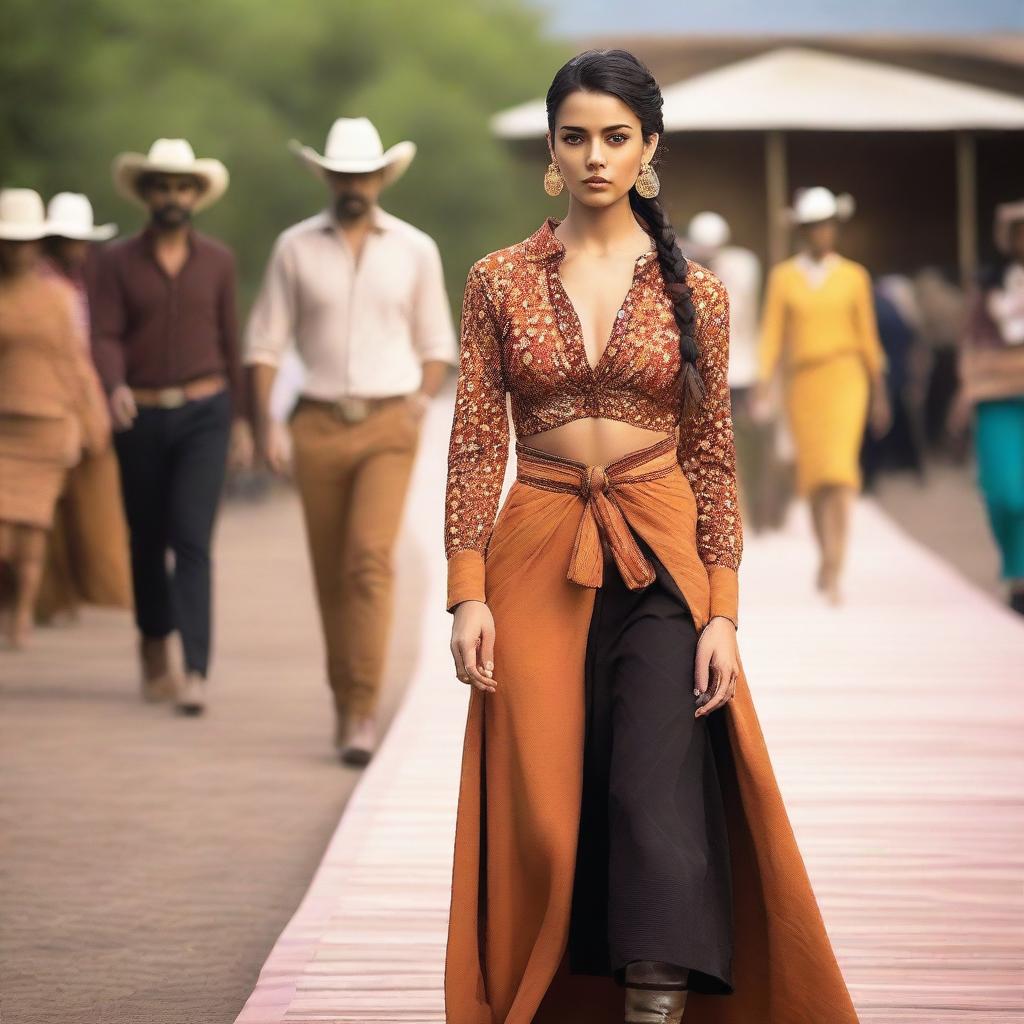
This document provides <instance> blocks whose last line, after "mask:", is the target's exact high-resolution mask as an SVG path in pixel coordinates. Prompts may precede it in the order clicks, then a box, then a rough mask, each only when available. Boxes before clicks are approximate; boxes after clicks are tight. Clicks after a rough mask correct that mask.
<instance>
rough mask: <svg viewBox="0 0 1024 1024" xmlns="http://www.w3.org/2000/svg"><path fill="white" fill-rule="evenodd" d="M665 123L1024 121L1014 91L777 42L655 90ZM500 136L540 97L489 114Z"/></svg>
mask: <svg viewBox="0 0 1024 1024" xmlns="http://www.w3.org/2000/svg"><path fill="white" fill-rule="evenodd" d="M662 93H663V96H664V98H665V106H664V109H663V114H664V118H665V130H666V131H766V130H787V129H789V130H803V131H808V130H810V131H950V130H956V129H983V128H1004V129H1005V128H1011V129H1013V128H1017V129H1019V128H1024V99H1020V98H1019V97H1017V96H1014V95H1012V94H1010V93H1003V92H998V91H996V90H995V89H987V88H985V87H983V86H979V85H971V84H968V83H963V82H955V81H952V80H951V79H948V78H942V77H940V76H938V75H931V74H927V73H925V72H922V71H912V70H909V69H907V68H901V67H894V66H892V65H889V64H883V63H881V62H879V61H874V60H865V59H864V58H861V57H849V56H845V55H840V54H835V53H826V52H824V51H821V50H812V49H808V48H806V47H801V46H786V47H782V48H780V49H777V50H771V51H769V52H768V53H763V54H759V55H758V56H756V57H751V58H749V59H747V60H741V61H737V62H735V63H733V64H727V65H726V66H725V67H721V68H716V69H715V70H714V71H707V72H705V73H704V74H700V75H695V76H693V77H692V78H687V79H684V80H683V81H682V82H679V83H677V84H676V85H672V86H669V87H668V88H665V89H663V90H662ZM491 125H492V128H493V129H494V131H495V133H496V134H497V135H499V136H501V137H503V138H507V139H516V138H520V139H525V138H535V137H538V136H543V135H544V133H545V132H546V131H547V116H546V114H545V110H544V101H543V100H534V101H531V102H529V103H524V104H521V105H520V106H517V107H512V108H510V109H509V110H505V111H502V112H501V113H499V114H497V115H495V117H494V118H493V119H492V122H491Z"/></svg>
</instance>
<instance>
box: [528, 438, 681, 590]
mask: <svg viewBox="0 0 1024 1024" xmlns="http://www.w3.org/2000/svg"><path fill="white" fill-rule="evenodd" d="M675 444H676V440H675V438H674V437H673V436H671V435H670V436H668V437H665V438H663V439H662V440H661V441H656V442H655V443H654V444H653V445H650V446H649V447H647V448H643V449H641V450H639V451H636V452H630V454H629V455H625V456H623V458H621V459H618V460H617V461H615V462H611V463H609V464H608V465H607V466H587V465H584V463H582V462H576V461H574V460H572V459H563V458H560V457H559V456H555V455H551V454H550V453H548V452H543V451H541V450H540V449H536V448H530V447H529V446H528V445H524V444H522V442H518V441H517V442H516V449H517V451H518V452H519V454H520V457H521V462H520V466H519V470H518V472H517V476H516V479H518V480H519V481H520V482H521V483H524V484H529V485H530V486H531V487H542V488H544V489H545V490H549V491H562V492H564V493H566V494H578V495H579V496H580V497H581V498H582V499H583V500H584V501H585V502H586V504H585V505H584V508H583V514H582V515H581V516H580V524H579V526H578V527H577V529H576V540H575V542H574V543H573V546H572V557H571V558H570V561H569V571H568V573H566V575H567V577H568V578H569V579H570V580H572V581H573V582H574V583H579V584H580V585H581V586H584V587H599V586H601V584H602V582H603V579H604V558H603V557H602V550H610V552H611V555H612V557H613V558H614V559H615V564H616V565H617V566H618V569H619V572H620V573H621V575H622V580H623V582H624V583H625V584H626V586H627V587H629V589H630V590H638V589H639V588H641V587H646V586H649V585H650V584H651V583H653V582H654V580H655V578H656V577H655V573H654V566H652V565H651V563H650V561H649V560H648V558H647V557H646V555H644V553H643V552H642V551H641V550H640V547H639V545H638V544H637V542H636V538H635V537H634V536H633V532H632V530H630V528H629V526H628V525H627V523H626V519H625V516H623V514H622V510H621V509H620V508H619V504H618V502H617V501H616V500H615V491H616V490H617V489H618V488H619V487H621V486H623V485H624V484H638V483H643V482H644V481H647V480H657V479H659V478H660V477H663V476H668V474H669V473H674V472H676V471H677V469H678V465H677V464H676V463H675V462H674V461H673V462H672V463H670V464H668V465H665V466H659V467H658V468H656V469H651V470H648V471H647V472H641V473H630V470H632V469H633V468H634V467H636V466H640V465H642V464H643V463H644V462H647V461H649V460H650V459H653V458H656V457H657V456H659V455H663V454H664V453H666V452H669V451H673V452H674V451H675ZM544 461H551V462H557V463H559V464H560V465H561V466H563V467H566V468H570V469H574V470H575V471H576V474H577V476H578V479H577V481H576V482H572V481H569V480H561V479H553V478H551V477H544V476H537V475H534V474H533V473H530V472H526V471H525V470H526V469H527V468H531V467H535V468H536V469H537V470H539V471H541V472H542V471H543V468H544V467H543V462H544Z"/></svg>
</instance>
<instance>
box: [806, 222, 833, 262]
mask: <svg viewBox="0 0 1024 1024" xmlns="http://www.w3.org/2000/svg"><path fill="white" fill-rule="evenodd" d="M838 234H839V232H838V225H837V222H836V220H835V218H832V219H831V220H819V221H817V222H816V223H814V224H805V225H804V227H803V236H804V245H806V246H807V248H808V249H810V250H811V252H812V253H815V254H816V255H822V254H824V253H828V252H832V250H833V249H835V247H836V239H837V237H838Z"/></svg>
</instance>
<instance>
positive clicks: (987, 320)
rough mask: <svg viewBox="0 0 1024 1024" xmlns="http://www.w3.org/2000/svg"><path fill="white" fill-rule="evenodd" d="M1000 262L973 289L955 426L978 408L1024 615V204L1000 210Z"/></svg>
mask: <svg viewBox="0 0 1024 1024" xmlns="http://www.w3.org/2000/svg"><path fill="white" fill-rule="evenodd" d="M995 242H996V245H997V247H998V248H999V250H1000V253H1001V256H1002V258H1001V261H1000V263H999V264H998V265H997V266H996V267H995V268H994V270H993V271H992V272H990V273H989V274H987V275H985V276H984V277H983V278H982V279H981V280H980V282H979V284H978V287H977V288H976V289H975V290H974V294H973V295H972V297H971V301H970V304H969V307H968V316H967V321H966V325H965V330H964V336H963V343H962V346H961V351H960V362H959V370H960V391H959V393H958V395H957V399H956V401H955V402H954V404H953V407H952V410H951V422H950V426H951V428H952V429H953V431H954V432H958V431H960V430H963V429H964V428H965V427H966V426H967V423H968V420H969V418H970V414H971V410H972V409H973V411H974V419H975V423H974V438H975V447H976V453H977V462H978V483H979V484H980V486H981V490H982V493H983V494H984V496H985V505H986V508H987V510H988V517H989V522H990V524H991V526H992V532H993V534H994V535H995V540H996V543H997V544H998V546H999V551H1000V555H1001V559H1002V567H1001V570H1002V571H1001V575H1002V577H1003V579H1005V580H1006V581H1007V584H1008V587H1009V595H1008V598H1009V604H1010V607H1011V608H1013V610H1014V611H1016V612H1018V613H1020V614H1022V615H1024V200H1021V201H1019V202H1015V203H1004V204H1003V205H1002V206H1000V207H998V208H997V209H996V223H995Z"/></svg>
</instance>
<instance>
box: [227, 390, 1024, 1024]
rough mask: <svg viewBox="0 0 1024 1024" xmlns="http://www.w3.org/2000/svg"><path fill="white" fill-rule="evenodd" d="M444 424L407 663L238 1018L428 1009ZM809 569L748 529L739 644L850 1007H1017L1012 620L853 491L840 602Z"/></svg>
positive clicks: (1022, 902)
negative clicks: (391, 712) (371, 751)
mask: <svg viewBox="0 0 1024 1024" xmlns="http://www.w3.org/2000/svg"><path fill="white" fill-rule="evenodd" d="M449 424H450V408H447V407H445V408H438V409H435V410H434V411H433V412H432V414H431V417H430V419H429V420H428V422H427V424H426V425H425V433H424V438H423V445H422V448H421V454H420V459H419V463H418V466H417V474H416V479H415V482H414V487H413V492H412V494H411V497H410V503H411V504H410V514H409V515H408V516H407V517H406V532H405V535H404V536H403V539H402V544H401V549H400V551H399V558H400V559H405V558H414V559H417V560H421V561H422V562H424V563H425V564H426V567H427V569H428V570H429V571H428V575H429V578H430V583H429V586H428V588H427V592H426V593H427V604H426V606H425V607H424V610H423V614H422V616H421V617H420V619H419V621H418V622H413V623H402V624H399V625H400V626H401V628H406V629H414V630H416V631H418V632H419V634H420V637H419V646H420V650H421V652H422V656H421V658H420V662H419V665H418V671H417V672H416V675H415V678H413V679H412V680H410V684H409V690H408V695H407V697H406V699H405V702H404V705H403V706H402V708H401V710H400V711H399V713H398V716H397V717H396V719H395V721H394V724H393V726H392V728H391V731H390V733H389V734H388V736H387V738H386V740H385V742H384V743H383V745H382V747H381V748H380V750H379V752H378V755H377V757H376V758H375V760H374V761H373V762H372V763H371V764H370V765H369V767H368V768H367V769H366V770H365V774H364V776H363V778H362V780H361V782H360V784H359V786H358V787H357V789H356V792H355V793H354V795H353V797H352V799H351V801H350V803H349V806H348V808H347V810H346V812H345V814H344V816H343V818H342V820H341V822H340V824H339V826H338V829H337V832H336V833H335V835H334V837H333V839H332V841H331V843H330V845H329V847H328V849H327V851H326V853H325V855H324V858H323V861H322V863H321V865H320V867H319V869H318V871H317V873H316V875H315V877H314V878H313V881H312V883H311V885H310V888H309V891H308V893H307V895H306V897H305V899H304V900H303V902H302V904H301V906H300V907H299V909H298V910H297V911H296V913H295V916H294V917H293V918H292V920H291V922H290V923H289V924H288V926H287V927H286V928H285V930H284V932H283V933H282V935H281V937H280V939H279V940H278V942H277V944H276V946H275V947H274V949H273V951H272V952H271V954H270V956H269V958H268V959H267V962H266V964H265V965H264V967H263V970H262V972H261V974H260V977H259V981H258V983H257V985H256V988H255V990H254V991H253V993H252V995H251V997H250V998H249V1000H248V1002H247V1003H246V1005H245V1008H244V1009H243V1010H242V1013H241V1014H240V1016H239V1017H238V1024H280V1022H291V1024H298V1022H308V1024H312V1022H314V1021H316V1022H324V1021H330V1022H336V1024H343V1022H344V1024H355V1022H359V1024H377V1022H399V1021H403V1022H409V1024H413V1022H415V1024H426V1022H433V1021H443V1020H444V1006H443V998H442V987H441V986H442V970H443V963H444V941H445V929H446V922H447V912H448V897H449V885H450V880H451V847H452V835H453V830H454V821H455V801H456V795H457V784H458V767H459V756H460V749H461V743H462V734H463V727H464V724H465V711H466V701H467V699H468V692H469V691H468V689H467V688H466V687H465V686H464V685H463V684H461V683H459V682H457V681H456V680H455V678H454V675H453V673H452V669H451V660H450V655H449V652H448V639H449V634H450V624H451V619H450V616H448V614H447V613H446V612H445V611H444V610H443V606H444V557H443V551H442V546H441V532H440V525H439V524H440V517H441V503H442V492H443V485H444V455H445V452H446V450H447V428H448V425H449ZM510 461H511V460H510ZM813 571H814V554H813V550H812V542H811V535H810V527H809V524H808V522H807V518H806V511H805V509H804V508H803V507H801V506H797V507H795V508H793V509H791V514H790V516H789V519H788V522H787V526H786V528H785V529H784V530H783V531H781V532H779V533H776V534H774V535H771V536H768V537H765V538H763V539H762V538H755V537H752V536H748V538H747V547H746V553H745V556H744V562H743V568H742V571H741V576H740V580H741V605H742V606H741V610H740V614H741V619H742V625H741V627H740V633H739V639H740V648H741V651H742V654H743V659H744V665H745V666H746V669H747V673H748V676H749V679H750V683H751V687H752V689H753V694H754V700H755V703H756V705H757V708H758V712H759V714H760V716H761V721H762V725H763V727H764V730H765V733H766V736H767V739H768V746H769V749H770V751H771V752H772V759H773V763H774V765H775V769H776V772H777V774H778V777H779V782H780V785H781V787H782V791H783V794H784V796H785V798H786V801H787V806H788V807H789V811H790V815H791V818H792V821H793V825H794V828H795V829H796V833H797V838H798V840H799V841H800V844H801V848H802V850H803V852H804V856H805V858H806V861H807V866H808V870H809V872H810V874H811V879H812V882H813V883H814V887H815V892H816V893H817V896H818V900H819V903H820V905H821V908H822V912H823V914H824V916H825V920H826V923H827V925H828V928H829V933H830V935H831V936H832V941H833V944H834V946H835V948H836V952H837V955H838V956H839V959H840V962H841V964H842V967H843V970H844V973H845V975H846V977H847V981H848V983H849V986H850V990H851V992H852V993H853V997H854V1000H855V1002H856V1004H857V1007H858V1011H859V1014H860V1018H861V1020H862V1022H863V1024H903V1022H914V1024H945V1022H954V1021H955V1022H978V1024H980V1022H985V1024H1009V1022H1019V1021H1024V621H1022V620H1021V619H1019V618H1017V617H1014V616H1012V615H1011V613H1009V612H1008V611H1005V610H1004V609H1002V608H1001V607H999V606H998V605H996V604H995V603H993V601H992V600H991V599H990V598H988V597H987V596H985V595H983V594H981V593H979V592H978V591H976V590H975V589H973V588H972V587H971V586H970V585H968V584H967V583H965V582H963V581H962V580H961V578H960V577H958V576H957V575H956V574H955V573H954V572H953V571H952V570H951V569H949V568H947V567H946V565H945V564H944V563H942V562H941V561H939V560H938V559H937V558H936V557H935V556H933V555H932V554H930V553H929V552H927V551H926V550H924V549H923V548H922V547H920V546H918V545H917V544H916V543H914V542H913V541H912V540H910V539H908V538H907V537H906V536H905V535H904V534H903V533H902V532H900V530H899V529H898V528H897V527H895V526H894V525H892V523H891V522H890V521H889V520H888V519H887V518H886V517H885V516H884V515H883V514H882V513H881V512H880V511H878V509H877V507H876V506H875V505H874V504H872V503H871V502H870V501H868V500H862V501H861V502H860V503H859V505H858V506H857V508H856V510H855V527H854V536H853V538H852V542H851V558H850V566H849V570H848V574H847V582H846V591H847V597H846V604H845V606H844V607H842V608H839V609H834V608H830V607H828V606H826V605H824V604H823V603H821V602H820V600H819V599H818V597H817V595H816V594H815V592H814V590H813V587H812V582H811V581H812V576H813ZM752 1024H753V1022H752ZM757 1024H789V1022H784V1021H778V1022H757ZM820 1024H828V1022H827V1021H821V1022H820Z"/></svg>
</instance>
